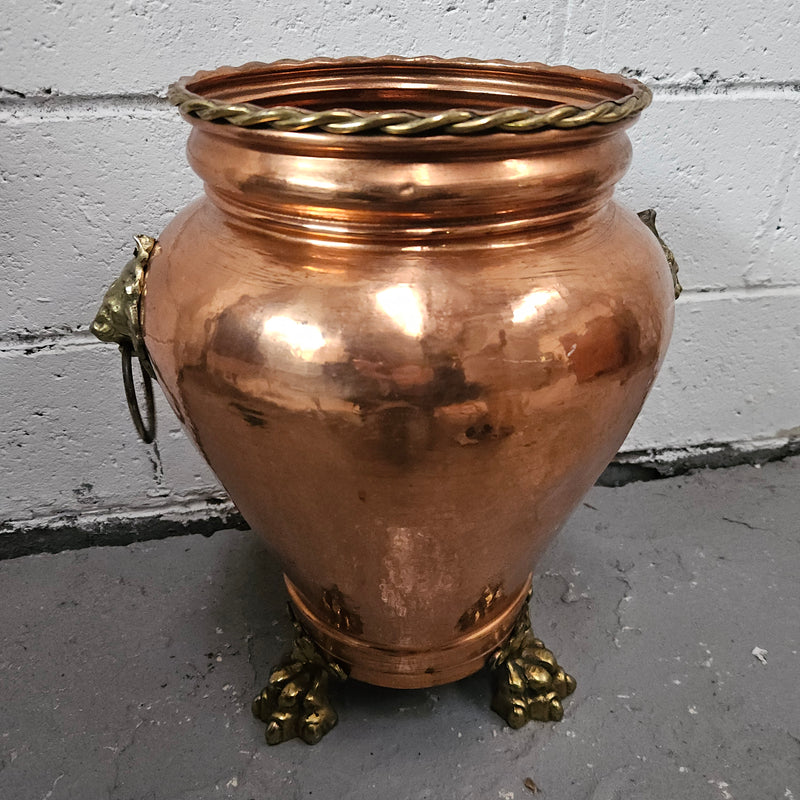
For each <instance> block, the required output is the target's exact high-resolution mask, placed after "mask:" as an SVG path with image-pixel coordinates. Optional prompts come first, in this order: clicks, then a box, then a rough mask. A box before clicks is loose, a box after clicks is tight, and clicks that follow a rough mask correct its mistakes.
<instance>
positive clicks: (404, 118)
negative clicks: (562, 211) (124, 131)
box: [167, 83, 653, 136]
mask: <svg viewBox="0 0 800 800" xmlns="http://www.w3.org/2000/svg"><path fill="white" fill-rule="evenodd" d="M167 98H168V99H169V101H170V103H172V105H175V106H177V107H178V108H179V110H180V111H181V112H182V113H183V114H186V115H188V116H191V117H196V118H198V119H202V120H208V121H212V122H227V123H228V124H229V125H236V126H237V127H242V128H256V127H257V128H269V129H272V130H276V131H311V132H314V131H323V132H325V133H339V134H359V133H367V132H372V131H374V132H379V133H388V134H391V135H393V136H413V135H415V134H426V135H428V136H431V135H436V134H448V135H453V134H456V135H469V134H475V133H486V132H487V131H502V132H505V133H530V132H533V131H540V130H544V129H546V128H559V129H569V128H580V127H582V126H584V125H593V124H602V125H608V124H610V123H614V122H620V121H621V120H624V119H627V118H628V117H632V116H634V115H635V114H638V113H640V112H641V111H643V110H644V109H645V108H647V106H649V105H650V102H651V100H652V99H653V94H652V92H651V91H650V89H648V88H647V86H645V85H644V84H639V85H638V86H636V87H635V88H634V89H633V91H632V92H631V94H629V95H628V96H627V97H623V98H621V99H619V100H604V101H602V102H600V103H597V104H595V105H593V106H591V107H589V108H580V107H578V106H572V105H558V106H554V107H553V108H549V109H547V110H546V111H537V110H536V109H534V108H530V107H526V106H515V107H510V108H501V109H497V110H495V111H490V112H486V113H482V112H479V111H471V110H469V109H464V108H451V109H448V110H447V111H441V112H438V113H435V114H417V113H414V112H413V111H382V112H379V113H359V112H357V111H352V110H350V109H345V108H334V109H327V110H323V111H309V110H307V109H302V108H295V107H293V106H276V107H274V108H262V107H260V106H257V105H255V104H253V103H234V104H229V103H224V102H222V101H220V100H214V99H213V98H208V97H202V96H201V95H199V94H195V93H194V92H191V91H189V90H188V89H187V88H186V87H185V86H182V85H180V83H173V84H172V85H171V86H170V87H169V90H168V92H167Z"/></svg>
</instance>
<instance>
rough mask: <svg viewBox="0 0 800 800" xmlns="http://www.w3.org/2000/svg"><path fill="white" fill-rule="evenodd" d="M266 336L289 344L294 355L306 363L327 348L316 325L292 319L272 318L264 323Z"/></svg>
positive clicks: (283, 317)
mask: <svg viewBox="0 0 800 800" xmlns="http://www.w3.org/2000/svg"><path fill="white" fill-rule="evenodd" d="M264 334H265V335H266V336H267V337H269V338H270V339H272V340H273V341H277V342H281V343H283V344H287V345H288V346H289V348H290V349H291V351H292V354H293V355H296V356H298V357H299V358H302V359H303V360H304V361H308V360H309V359H310V358H311V357H312V356H313V355H314V353H316V352H317V350H319V349H320V348H322V347H324V346H325V337H324V336H323V335H322V331H321V330H320V329H319V328H318V327H317V326H316V325H309V324H308V323H306V322H298V321H297V320H296V319H292V318H291V317H285V316H275V317H270V318H269V319H268V320H266V321H265V322H264Z"/></svg>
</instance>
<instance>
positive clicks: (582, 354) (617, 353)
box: [560, 309, 641, 383]
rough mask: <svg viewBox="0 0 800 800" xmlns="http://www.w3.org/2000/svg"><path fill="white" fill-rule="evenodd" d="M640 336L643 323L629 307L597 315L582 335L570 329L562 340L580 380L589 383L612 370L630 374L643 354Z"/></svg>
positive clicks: (572, 368)
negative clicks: (611, 313)
mask: <svg viewBox="0 0 800 800" xmlns="http://www.w3.org/2000/svg"><path fill="white" fill-rule="evenodd" d="M640 340H641V330H640V328H639V323H638V322H637V320H636V317H634V315H633V314H632V313H631V312H630V311H628V310H627V309H626V310H621V311H617V312H616V313H614V314H613V315H608V316H597V317H595V318H594V319H592V320H589V322H587V323H586V330H585V332H584V333H583V334H582V335H577V334H575V333H570V334H568V335H567V336H563V337H561V340H560V341H561V345H562V346H563V348H564V350H565V351H566V352H567V353H568V354H569V365H570V369H571V370H572V372H574V374H575V377H576V378H577V380H578V383H585V382H586V381H590V380H593V379H594V378H599V377H600V376H601V375H608V374H612V373H622V376H621V378H622V379H623V380H624V379H625V378H627V377H628V374H627V373H628V372H629V370H630V368H631V365H633V364H636V363H637V361H638V359H639V358H640V352H639V351H640Z"/></svg>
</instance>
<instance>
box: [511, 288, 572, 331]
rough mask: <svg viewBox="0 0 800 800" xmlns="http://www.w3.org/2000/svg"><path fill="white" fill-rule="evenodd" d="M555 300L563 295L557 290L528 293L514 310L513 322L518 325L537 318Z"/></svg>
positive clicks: (539, 290) (537, 290) (540, 290)
mask: <svg viewBox="0 0 800 800" xmlns="http://www.w3.org/2000/svg"><path fill="white" fill-rule="evenodd" d="M555 298H561V293H560V292H558V291H557V290H555V289H534V291H532V292H528V294H526V295H525V297H523V298H522V301H521V302H520V303H519V304H518V305H517V306H516V307H515V308H514V310H513V314H512V316H511V321H512V322H514V323H516V324H519V323H522V322H528V321H529V320H531V319H533V318H534V317H537V316H538V315H539V312H540V311H541V310H542V309H544V308H545V306H547V305H548V304H550V303H552V301H553V300H554V299H555Z"/></svg>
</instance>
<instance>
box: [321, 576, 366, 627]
mask: <svg viewBox="0 0 800 800" xmlns="http://www.w3.org/2000/svg"><path fill="white" fill-rule="evenodd" d="M322 605H323V606H324V607H325V610H326V611H327V612H328V620H329V621H330V623H331V624H332V625H333V626H334V627H335V628H336V629H337V630H340V631H345V633H352V634H356V635H358V634H359V633H362V632H363V630H364V624H363V623H362V621H361V617H359V616H358V614H356V613H355V612H354V611H353V610H352V609H350V608H348V607H347V604H346V599H345V596H344V594H342V592H341V591H340V589H339V587H338V586H337V585H336V584H334V585H333V586H331V588H330V589H324V590H323V592H322Z"/></svg>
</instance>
